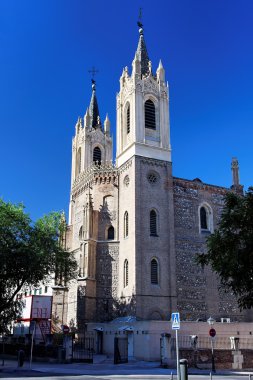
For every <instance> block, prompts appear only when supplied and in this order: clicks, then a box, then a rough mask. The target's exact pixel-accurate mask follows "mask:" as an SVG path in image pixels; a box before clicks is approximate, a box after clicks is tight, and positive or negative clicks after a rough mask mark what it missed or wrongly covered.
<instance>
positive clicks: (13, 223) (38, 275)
mask: <svg viewBox="0 0 253 380" xmlns="http://www.w3.org/2000/svg"><path fill="white" fill-rule="evenodd" d="M65 229H66V225H65V223H64V221H63V220H62V218H61V215H60V213H57V212H52V213H50V214H48V215H46V216H44V217H43V218H41V219H39V220H37V222H35V223H32V220H31V219H30V217H29V215H28V214H27V213H25V211H24V206H23V205H21V204H18V205H14V204H11V203H6V202H4V201H3V200H1V199H0V332H1V331H5V330H6V328H7V326H8V324H9V323H10V321H13V320H15V319H16V318H17V317H18V316H19V314H20V312H21V310H22V301H21V300H19V299H17V294H18V293H19V292H20V291H21V290H22V289H24V288H29V287H36V286H38V285H39V284H40V283H43V282H47V281H48V280H50V279H52V278H54V277H55V273H56V277H57V278H58V280H59V281H64V282H65V283H66V282H67V281H69V280H71V279H72V278H74V277H75V276H76V269H77V264H76V261H75V259H74V257H73V256H72V255H71V254H70V253H69V252H67V251H66V249H65V247H64V244H62V240H63V238H64V234H65Z"/></svg>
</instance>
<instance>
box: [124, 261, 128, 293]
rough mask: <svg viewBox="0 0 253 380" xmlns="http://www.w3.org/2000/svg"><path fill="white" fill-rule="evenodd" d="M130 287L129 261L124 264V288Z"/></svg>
mask: <svg viewBox="0 0 253 380" xmlns="http://www.w3.org/2000/svg"><path fill="white" fill-rule="evenodd" d="M127 285H128V261H127V260H125V262H124V287H126V286H127Z"/></svg>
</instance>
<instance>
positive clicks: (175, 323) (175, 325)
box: [171, 313, 180, 330]
mask: <svg viewBox="0 0 253 380" xmlns="http://www.w3.org/2000/svg"><path fill="white" fill-rule="evenodd" d="M171 322H172V330H179V329H180V315H179V313H172V314H171Z"/></svg>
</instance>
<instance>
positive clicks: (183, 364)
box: [179, 359, 188, 380]
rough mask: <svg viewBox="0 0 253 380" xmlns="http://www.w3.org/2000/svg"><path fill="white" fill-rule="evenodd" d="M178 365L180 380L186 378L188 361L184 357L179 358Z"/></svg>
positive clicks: (186, 379) (185, 379)
mask: <svg viewBox="0 0 253 380" xmlns="http://www.w3.org/2000/svg"><path fill="white" fill-rule="evenodd" d="M179 366H180V377H181V380H188V361H187V360H186V359H181V360H180V361H179Z"/></svg>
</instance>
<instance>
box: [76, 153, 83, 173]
mask: <svg viewBox="0 0 253 380" xmlns="http://www.w3.org/2000/svg"><path fill="white" fill-rule="evenodd" d="M81 164H82V150H81V148H79V149H78V152H77V160H76V174H77V175H78V174H80V173H81Z"/></svg>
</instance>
